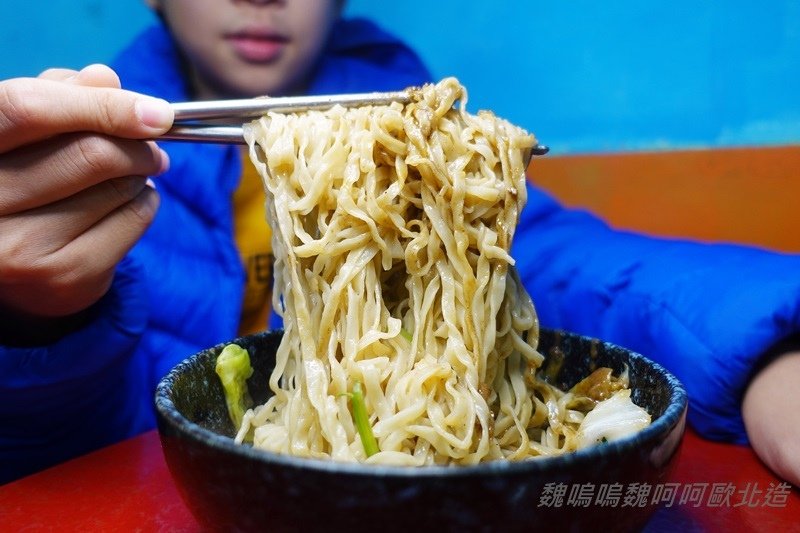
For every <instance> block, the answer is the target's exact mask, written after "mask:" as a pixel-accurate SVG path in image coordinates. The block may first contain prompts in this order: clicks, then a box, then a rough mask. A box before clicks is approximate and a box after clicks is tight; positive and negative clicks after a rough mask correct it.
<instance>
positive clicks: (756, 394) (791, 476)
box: [742, 349, 800, 486]
mask: <svg viewBox="0 0 800 533" xmlns="http://www.w3.org/2000/svg"><path fill="white" fill-rule="evenodd" d="M742 416H743V417H744V424H745V427H746V428H747V436H748V438H749V439H750V444H751V445H752V446H753V449H754V450H755V452H756V453H757V454H758V456H759V457H760V458H761V460H762V461H764V463H765V464H766V465H767V466H768V467H769V468H771V469H772V470H773V471H774V472H775V473H776V474H777V475H778V476H780V477H781V478H783V479H785V480H787V481H789V482H791V483H793V484H794V485H795V486H800V349H795V350H792V351H786V352H783V353H780V354H778V355H777V356H775V357H774V358H772V359H771V361H770V362H769V363H768V364H767V365H766V366H765V367H764V368H763V369H762V370H761V371H759V372H758V373H757V374H756V375H755V376H754V377H753V379H752V380H751V381H750V384H749V385H748V387H747V392H746V393H745V395H744V401H743V402H742Z"/></svg>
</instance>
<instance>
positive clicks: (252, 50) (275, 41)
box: [226, 29, 288, 63]
mask: <svg viewBox="0 0 800 533" xmlns="http://www.w3.org/2000/svg"><path fill="white" fill-rule="evenodd" d="M226 40H227V41H228V42H230V43H231V46H232V47H233V51H234V52H235V53H236V55H237V56H239V57H240V58H241V59H242V60H244V61H247V62H249V63H269V62H270V61H274V60H275V59H277V58H278V56H280V55H281V52H283V49H284V48H285V47H286V44H287V43H288V39H287V38H286V37H283V36H282V35H277V34H275V33H273V32H270V31H268V30H261V29H249V30H244V31H241V32H237V33H233V34H230V35H228V36H226Z"/></svg>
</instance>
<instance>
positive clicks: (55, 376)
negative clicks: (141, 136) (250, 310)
mask: <svg viewBox="0 0 800 533" xmlns="http://www.w3.org/2000/svg"><path fill="white" fill-rule="evenodd" d="M114 66H115V68H116V69H117V72H118V73H119V74H120V76H121V78H122V80H123V85H124V86H125V87H126V88H128V89H132V90H136V91H140V92H143V93H147V94H152V95H155V96H159V97H162V98H165V99H167V100H170V101H183V100H187V99H189V98H190V96H189V92H188V90H187V87H186V85H185V82H184V80H183V79H182V78H181V75H180V67H179V60H178V56H177V54H176V51H175V48H174V45H173V43H172V41H171V39H170V37H169V35H168V34H167V33H166V31H165V30H164V29H163V28H161V27H156V28H153V29H150V30H148V31H147V32H146V33H144V34H143V35H142V36H140V37H139V38H138V39H137V40H136V41H135V42H134V43H133V44H132V46H131V47H130V48H128V49H127V50H126V51H124V52H123V53H122V55H121V56H120V58H119V60H118V61H117V62H116V64H115V65H114ZM428 79H429V74H428V73H427V71H426V70H425V67H424V66H423V65H422V63H421V62H420V61H419V60H418V58H417V57H416V56H415V55H414V54H413V53H412V52H411V51H410V50H409V49H408V48H406V47H405V46H404V45H403V44H402V43H400V42H398V41H397V40H395V39H394V38H392V37H391V36H388V35H386V34H385V33H383V32H382V31H380V30H379V29H378V28H376V27H375V26H373V25H372V24H370V23H368V22H366V21H358V20H352V21H343V22H341V23H340V24H339V25H338V26H337V27H336V29H335V31H334V33H333V36H332V44H331V46H330V48H329V52H328V53H327V55H326V56H325V57H324V58H323V60H322V61H321V63H320V65H319V68H318V71H317V72H316V75H315V77H314V79H313V80H312V83H311V86H310V92H311V93H317V94H324V93H343V92H361V91H371V90H391V89H399V88H404V87H406V86H409V85H418V84H420V83H422V82H424V81H427V80H428ZM162 146H163V148H165V149H166V150H167V151H168V152H169V154H170V158H171V163H172V165H171V168H170V170H169V172H168V173H167V174H165V175H163V176H161V177H159V178H157V180H156V182H157V186H158V189H159V191H160V194H161V198H162V200H161V207H160V209H159V212H158V214H157V216H156V219H155V222H154V223H153V225H152V227H151V228H150V229H149V230H148V231H147V233H146V234H145V236H144V237H143V238H142V240H141V241H140V243H138V244H137V245H136V247H135V248H134V249H133V250H132V251H131V253H130V254H129V255H128V257H126V259H125V260H123V261H122V263H121V264H120V265H119V267H118V269H117V274H116V277H115V280H114V283H113V286H112V288H111V290H110V291H109V293H108V294H107V295H106V296H105V297H104V298H103V299H102V300H101V301H100V302H98V304H97V305H96V306H95V307H96V309H95V311H96V312H95V313H94V316H95V319H94V320H93V321H92V322H91V323H90V324H88V325H87V326H86V327H85V328H84V329H82V330H80V331H77V332H74V333H73V334H70V335H69V336H67V337H65V338H63V339H61V340H60V341H59V342H57V343H55V344H53V345H50V346H42V347H37V348H27V349H19V348H9V347H1V346H0V482H3V481H4V480H9V479H13V478H15V477H17V476H20V475H23V474H26V473H29V472H32V471H34V470H36V469H39V468H42V467H44V466H47V465H51V464H54V463H57V462H60V461H62V460H65V459H67V458H69V457H73V456H75V455H78V454H81V453H84V452H87V451H89V450H91V449H94V448H97V447H100V446H103V445H106V444H108V443H111V442H114V441H118V440H120V439H123V438H125V437H129V436H131V435H134V434H136V433H139V432H141V431H144V430H147V429H149V428H152V427H153V426H154V415H153V407H152V406H153V399H152V398H153V390H154V387H155V385H156V383H157V381H158V380H159V379H160V378H161V377H162V376H163V375H164V374H165V373H166V372H167V371H168V370H169V369H170V368H171V367H173V366H174V365H175V364H177V363H178V362H179V361H180V360H181V359H183V358H185V357H186V356H188V355H190V354H192V353H194V352H196V351H198V350H200V349H202V348H205V347H208V346H211V345H214V344H217V343H219V342H223V341H225V340H229V339H231V338H233V337H235V335H236V330H237V322H238V317H239V313H240V307H241V303H242V302H241V298H242V296H241V295H242V287H243V282H244V270H243V267H242V265H241V263H240V260H239V255H238V253H237V250H236V248H235V243H234V240H233V236H232V233H233V232H232V213H231V195H232V193H233V191H234V190H235V189H236V187H237V181H238V178H239V175H240V170H241V167H240V155H239V151H238V148H236V147H230V146H216V145H206V144H190V143H163V145H162ZM514 254H515V256H516V257H517V261H518V268H519V270H520V273H521V276H522V278H523V280H524V281H525V283H526V285H527V287H528V290H529V291H530V292H531V294H532V297H533V300H534V302H535V303H536V305H537V308H538V311H539V314H540V317H541V321H542V324H543V325H544V326H547V327H559V328H564V329H567V330H572V331H577V332H580V333H584V334H588V335H593V336H596V337H599V338H603V339H606V340H610V341H613V342H616V343H619V344H622V345H625V346H629V347H631V348H633V349H636V350H637V351H640V352H641V353H643V354H646V355H647V356H649V357H651V358H653V359H655V360H657V361H660V362H661V363H663V364H664V365H666V366H667V367H669V368H670V369H671V370H672V371H674V372H675V373H676V374H677V375H678V377H679V378H680V379H682V380H683V382H684V383H685V384H686V386H687V388H688V390H689V393H690V396H691V400H692V409H691V411H690V420H691V422H692V423H693V424H694V425H695V427H696V428H698V429H699V430H700V431H701V432H702V433H704V434H705V435H707V436H711V437H715V438H721V439H728V440H735V441H739V442H742V441H744V440H745V435H744V429H743V425H742V421H741V417H740V415H739V403H740V396H741V393H742V390H743V387H744V385H745V384H746V382H747V379H748V376H749V373H750V371H751V369H752V368H753V366H754V364H755V362H756V360H757V358H758V357H759V355H760V354H761V353H762V352H763V351H764V350H765V349H766V348H767V347H769V346H770V345H772V344H773V343H775V342H776V341H778V340H780V339H781V338H783V337H784V336H786V335H788V334H790V333H792V332H794V331H795V330H796V329H797V326H798V325H799V324H800V276H797V275H796V274H797V272H800V258H798V257H794V256H782V255H778V254H772V253H766V252H761V251H758V250H753V249H747V248H742V247H734V246H714V247H711V246H702V245H697V244H692V243H688V242H674V241H658V240H654V239H649V238H645V237H640V236H636V235H631V234H624V233H619V232H615V231H612V230H610V229H609V228H608V227H607V226H606V225H604V224H603V223H602V222H600V221H599V220H597V219H595V218H593V217H591V216H590V215H588V214H585V213H581V212H574V211H568V210H564V209H562V208H561V207H559V206H558V205H557V204H556V203H555V202H554V201H553V200H552V199H550V198H549V197H547V196H546V195H545V194H543V193H542V192H540V191H537V190H535V189H530V190H529V203H528V206H527V208H526V209H525V210H524V212H523V217H522V221H521V224H520V227H519V229H518V233H517V238H516V239H515V244H514Z"/></svg>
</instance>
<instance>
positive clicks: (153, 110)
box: [136, 98, 175, 130]
mask: <svg viewBox="0 0 800 533" xmlns="http://www.w3.org/2000/svg"><path fill="white" fill-rule="evenodd" d="M136 116H137V117H138V119H139V120H140V121H141V122H142V124H144V125H145V126H149V127H151V128H155V129H159V130H163V129H167V128H169V127H170V126H171V125H172V121H173V120H174V118H175V115H174V113H173V112H172V108H171V107H170V106H169V103H167V101H166V100H161V99H160V98H140V99H139V100H137V101H136Z"/></svg>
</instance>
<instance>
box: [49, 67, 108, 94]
mask: <svg viewBox="0 0 800 533" xmlns="http://www.w3.org/2000/svg"><path fill="white" fill-rule="evenodd" d="M37 77H38V78H39V79H42V80H52V81H61V82H65V83H71V84H73V85H83V86H84V87H111V88H113V89H119V88H120V87H121V86H122V85H121V83H120V80H119V76H117V73H116V72H114V71H113V70H112V69H111V68H110V67H107V66H106V65H101V64H94V65H89V66H87V67H84V68H83V69H81V70H80V71H78V70H72V69H68V68H51V69H47V70H45V71H44V72H42V73H41V74H39V76H37Z"/></svg>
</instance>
